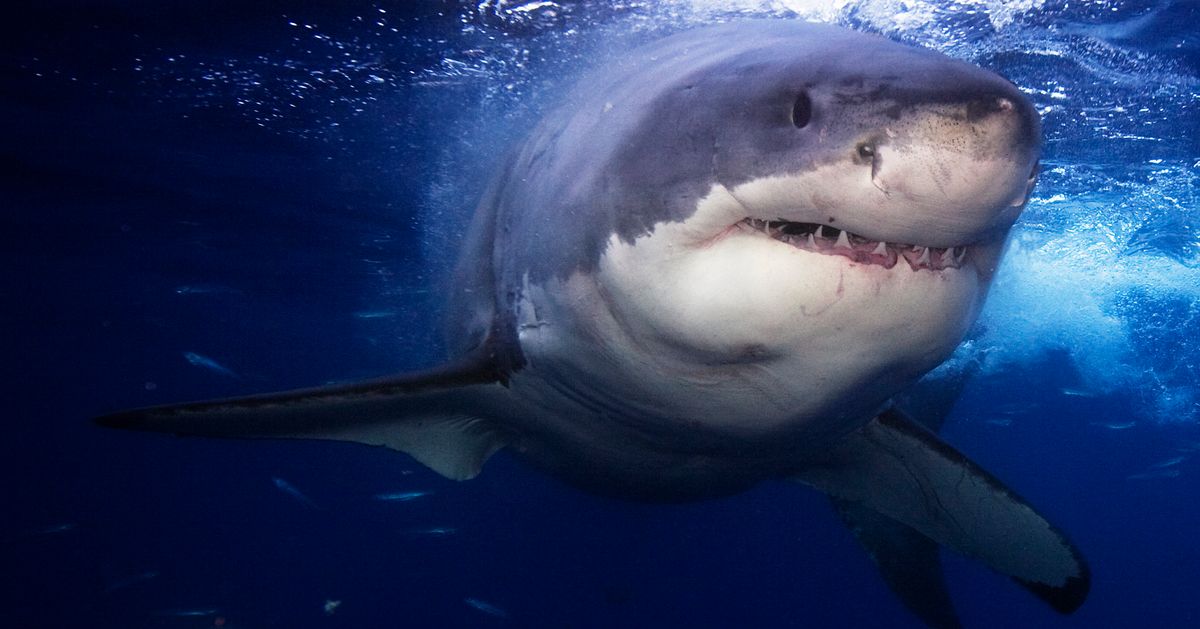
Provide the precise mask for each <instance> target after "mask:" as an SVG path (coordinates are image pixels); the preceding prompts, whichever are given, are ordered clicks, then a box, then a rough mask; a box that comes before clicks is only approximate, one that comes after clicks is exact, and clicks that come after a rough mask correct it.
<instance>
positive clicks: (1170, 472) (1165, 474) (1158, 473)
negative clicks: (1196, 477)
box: [1125, 468, 1183, 480]
mask: <svg viewBox="0 0 1200 629" xmlns="http://www.w3.org/2000/svg"><path fill="white" fill-rule="evenodd" d="M1182 473H1183V470H1180V469H1179V468H1160V469H1155V470H1149V471H1146V472H1139V473H1137V474H1130V475H1129V476H1126V477H1125V479H1126V480H1152V479H1155V478H1178V477H1179V475H1180V474H1182Z"/></svg>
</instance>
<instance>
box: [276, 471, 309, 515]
mask: <svg viewBox="0 0 1200 629" xmlns="http://www.w3.org/2000/svg"><path fill="white" fill-rule="evenodd" d="M271 482H273V483H275V486H276V487H278V488H279V491H282V492H283V493H285V494H287V495H289V496H291V497H292V498H295V499H296V501H297V502H299V503H300V504H302V505H304V506H306V507H308V508H309V509H319V508H320V507H318V506H317V503H315V502H313V501H312V498H309V497H308V496H305V495H304V492H302V491H300V490H299V489H296V487H295V486H294V485H292V484H291V483H289V482H287V481H286V480H284V479H282V478H280V477H278V476H272V477H271Z"/></svg>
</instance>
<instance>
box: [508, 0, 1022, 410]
mask: <svg viewBox="0 0 1200 629" xmlns="http://www.w3.org/2000/svg"><path fill="white" fill-rule="evenodd" d="M711 30H712V29H710V30H709V31H701V32H700V34H699V35H697V34H696V33H684V34H682V35H677V36H675V37H672V38H668V39H666V40H664V41H663V42H660V43H658V44H656V45H653V46H651V47H650V48H648V49H643V51H642V52H641V53H639V54H637V55H635V56H634V57H632V58H630V59H629V60H627V61H626V62H625V63H624V64H618V65H617V66H616V69H614V70H609V71H608V72H607V73H606V74H604V75H601V76H598V77H592V78H591V79H588V80H585V81H584V83H583V84H581V86H580V87H579V88H577V90H576V92H575V94H574V96H573V98H570V99H568V101H567V105H565V106H564V107H562V108H560V109H559V110H557V111H556V112H553V113H552V114H551V115H549V116H547V118H546V119H545V121H544V122H543V123H542V125H541V127H540V128H539V129H538V131H537V132H535V134H534V136H533V137H532V138H531V140H530V141H529V142H527V143H526V145H525V147H524V149H523V151H522V152H521V154H520V155H519V156H518V159H517V161H516V165H515V167H514V168H515V172H516V175H517V176H516V177H512V178H510V180H514V179H515V180H517V181H518V183H513V184H511V187H512V188H515V189H516V190H517V194H516V196H519V198H521V199H522V206H521V208H520V219H519V220H520V224H517V225H515V226H514V228H513V230H512V231H513V233H515V234H517V235H516V236H512V238H514V239H515V240H516V242H515V243H514V244H515V245H516V246H509V247H506V249H508V250H512V251H516V252H519V255H520V256H522V259H521V260H517V261H516V262H517V263H516V264H512V263H509V264H505V268H506V269H508V270H515V271H516V273H517V275H516V276H514V277H513V279H512V280H511V281H512V283H513V285H517V284H519V283H525V284H528V283H532V284H533V285H540V284H542V283H544V282H546V281H549V280H551V279H555V280H556V281H563V282H568V283H569V279H570V278H571V277H575V278H576V283H577V284H578V283H579V281H580V280H579V278H584V279H586V282H587V283H588V284H589V285H590V286H592V287H594V288H593V289H591V290H594V291H596V292H598V294H599V295H600V297H599V298H598V299H583V298H582V297H580V296H579V295H573V296H570V297H564V298H560V299H555V298H553V297H549V296H544V297H535V298H533V299H534V301H538V300H541V301H544V302H547V301H556V302H558V303H557V305H558V306H559V307H561V308H565V309H568V310H574V312H570V313H567V314H566V315H565V316H564V317H562V318H565V319H571V320H584V321H589V320H590V321H602V320H611V321H613V322H614V323H613V325H612V326H611V329H609V328H604V329H601V328H603V325H601V324H596V326H597V327H596V329H593V330H590V331H585V332H583V333H584V334H588V335H590V336H593V337H597V336H598V337H603V338H606V339H617V340H612V341H611V344H612V345H613V347H614V348H616V347H617V346H620V348H619V349H614V350H613V353H614V354H615V355H624V356H630V355H637V356H642V357H645V356H652V357H654V358H653V359H652V360H651V361H650V362H653V363H654V365H653V367H649V368H647V374H645V377H646V378H651V376H650V372H656V373H661V374H664V375H666V378H667V379H673V380H674V381H676V382H680V383H681V384H679V385H678V386H669V385H664V384H663V383H658V382H656V383H655V384H654V385H652V386H651V387H648V388H651V389H652V390H653V391H654V392H655V393H653V395H658V396H663V395H666V396H667V397H668V398H669V399H652V400H650V401H648V402H647V406H648V407H660V408H675V406H674V405H680V406H681V408H679V409H677V410H679V411H681V412H682V414H685V415H688V416H689V417H693V418H694V417H700V418H701V419H700V421H702V422H705V423H710V424H718V425H725V424H728V425H729V426H732V427H734V428H735V429H737V428H738V427H745V426H746V425H747V423H748V422H752V423H753V424H754V425H755V426H757V427H762V426H772V427H778V426H783V425H788V424H796V423H804V422H805V421H806V420H813V419H816V418H830V417H833V418H840V419H841V421H838V422H835V424H836V425H839V426H844V425H850V424H851V423H853V422H856V421H861V420H862V418H863V417H865V416H869V415H870V414H872V413H875V412H877V411H878V410H879V408H880V407H881V405H882V404H884V403H886V401H887V399H888V398H889V397H890V396H892V395H893V394H895V393H896V392H897V391H899V390H900V389H902V388H904V387H906V386H908V385H909V384H911V383H912V382H914V381H915V380H916V379H917V378H919V377H920V376H921V375H922V374H924V373H925V372H926V371H928V370H929V369H931V368H933V367H934V366H936V365H937V364H938V363H940V362H941V361H942V360H944V359H945V358H946V357H947V356H948V355H949V354H950V352H951V351H952V350H953V349H954V347H955V346H956V345H957V344H958V343H959V342H960V341H961V339H962V337H963V335H964V334H965V332H966V330H967V329H968V327H969V326H970V325H971V323H972V322H973V321H974V319H975V317H976V316H977V314H978V312H979V309H980V307H981V305H982V301H983V298H984V296H985V294H986V292H987V288H988V285H989V283H990V281H991V278H992V276H993V274H994V271H995V269H996V265H997V263H998V261H999V259H1000V255H1001V253H1002V251H1003V247H1004V242H1005V239H1006V236H1007V234H1008V231H1009V229H1010V227H1011V226H1012V224H1013V222H1014V221H1015V220H1016V218H1017V216H1018V215H1019V213H1020V211H1021V209H1022V208H1023V207H1024V205H1025V203H1026V199H1027V197H1028V195H1029V192H1030V189H1031V188H1032V185H1033V182H1034V180H1035V178H1036V171H1037V163H1038V157H1039V152H1040V127H1039V121H1038V116H1037V114H1036V111H1035V110H1034V108H1033V107H1032V105H1031V103H1030V102H1029V101H1028V99H1027V98H1025V96H1024V95H1023V94H1022V93H1021V92H1020V91H1019V90H1018V89H1017V88H1016V87H1015V86H1013V85H1012V84H1011V83H1009V82H1008V81H1006V80H1005V79H1003V78H1001V77H999V76H997V75H995V74H993V73H991V72H988V71H986V70H983V69H980V68H978V67H975V66H972V65H970V64H967V63H965V62H961V61H957V60H953V59H950V58H948V57H946V56H944V55H941V54H938V53H935V52H932V51H927V50H922V49H917V48H912V47H909V46H904V45H901V44H897V43H894V42H890V41H888V40H885V39H883V38H879V37H875V36H870V35H864V34H860V33H853V32H849V31H844V30H839V29H832V28H825V27H816V26H812V25H806V24H793V23H788V22H778V23H750V24H749V25H747V24H746V23H739V24H730V25H725V26H720V27H716V30H718V31H722V30H723V31H725V32H719V33H713V32H711ZM751 32H752V33H753V35H752V36H746V35H747V33H751ZM516 215H517V214H516V212H514V216H516ZM522 239H524V240H522ZM564 256H565V257H564ZM542 306H543V309H546V308H548V307H549V306H548V305H547V304H542ZM598 310H604V311H605V314H604V316H599V315H598V314H597V311H598ZM528 344H529V345H531V346H536V342H534V339H530V343H528ZM533 351H534V352H535V353H536V351H537V350H536V348H533ZM639 360H640V361H641V362H643V363H644V362H645V360H644V359H639ZM635 362H636V361H635ZM639 364H640V363H639ZM634 371H637V369H634ZM639 377H641V376H639ZM651 379H652V378H651ZM692 380H694V381H695V382H693V381H692ZM701 381H702V382H704V383H705V385H704V386H705V390H706V394H705V395H704V396H702V397H703V399H702V400H700V398H699V397H698V396H695V395H694V394H692V393H689V392H688V391H689V390H691V389H694V388H695V386H692V385H695V383H696V382H701ZM722 387H723V388H724V389H727V391H726V392H727V393H728V395H723V394H721V393H719V392H718V390H720V389H722ZM664 392H665V393H664ZM653 395H652V397H653ZM689 399H696V400H697V401H696V403H695V404H694V405H693V404H691V403H690V402H688V400H689ZM751 414H752V415H753V416H754V419H753V420H751V419H749V418H748V417H747V416H748V415H751Z"/></svg>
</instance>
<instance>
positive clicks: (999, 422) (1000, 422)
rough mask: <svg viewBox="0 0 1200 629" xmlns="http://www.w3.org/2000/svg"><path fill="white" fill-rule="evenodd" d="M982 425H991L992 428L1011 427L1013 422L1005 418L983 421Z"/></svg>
mask: <svg viewBox="0 0 1200 629" xmlns="http://www.w3.org/2000/svg"><path fill="white" fill-rule="evenodd" d="M984 423H985V424H991V425H993V426H1011V425H1012V423H1013V420H1011V419H1007V418H1004V419H1000V418H996V419H985V420H984Z"/></svg>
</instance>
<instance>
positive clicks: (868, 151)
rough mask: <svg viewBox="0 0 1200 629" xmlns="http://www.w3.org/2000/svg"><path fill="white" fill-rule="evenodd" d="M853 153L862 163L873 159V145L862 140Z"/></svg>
mask: <svg viewBox="0 0 1200 629" xmlns="http://www.w3.org/2000/svg"><path fill="white" fill-rule="evenodd" d="M854 154H855V155H857V156H858V159H860V160H862V161H863V162H864V163H866V162H871V161H874V159H875V146H874V145H873V144H871V143H870V142H862V143H860V144H859V145H858V146H857V147H856V148H855V149H854Z"/></svg>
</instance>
